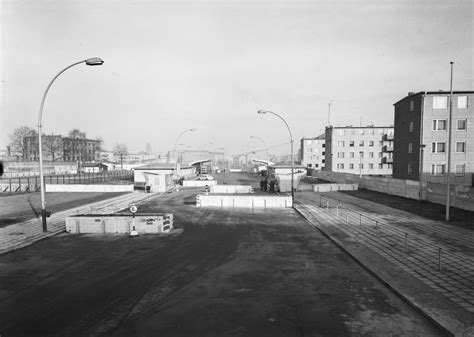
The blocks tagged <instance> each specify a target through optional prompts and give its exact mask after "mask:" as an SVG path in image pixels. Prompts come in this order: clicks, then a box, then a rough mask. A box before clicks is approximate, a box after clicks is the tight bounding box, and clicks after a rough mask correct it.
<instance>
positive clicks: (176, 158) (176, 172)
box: [173, 128, 197, 179]
mask: <svg viewBox="0 0 474 337" xmlns="http://www.w3.org/2000/svg"><path fill="white" fill-rule="evenodd" d="M196 130H197V129H195V128H192V129H186V130H184V131H183V132H181V133H180V134H179V135H178V137H177V138H176V142H174V148H173V154H174V157H175V163H174V175H175V178H176V179H177V177H178V155H177V153H176V147H177V146H178V141H179V139H180V138H181V136H182V135H184V134H185V133H186V132H194V131H196Z"/></svg>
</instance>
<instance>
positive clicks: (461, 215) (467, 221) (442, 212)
mask: <svg viewBox="0 0 474 337" xmlns="http://www.w3.org/2000/svg"><path fill="white" fill-rule="evenodd" d="M342 193H346V194H349V195H352V196H354V197H357V198H360V199H363V200H369V201H373V202H376V203H379V204H382V205H386V206H390V207H393V208H396V209H399V210H403V211H406V212H410V213H412V214H415V215H419V216H422V217H425V218H427V219H430V220H438V221H445V216H446V206H444V205H439V204H433V203H431V202H427V201H421V202H420V201H418V200H414V199H408V198H403V197H398V196H395V195H390V194H384V193H379V192H374V191H370V190H365V189H361V190H357V191H343V192H342ZM449 214H450V221H449V224H450V225H453V226H460V227H463V228H470V229H474V212H470V211H466V210H463V209H459V208H455V207H451V208H450V213H449Z"/></svg>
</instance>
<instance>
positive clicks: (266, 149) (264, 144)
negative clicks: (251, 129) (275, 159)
mask: <svg viewBox="0 0 474 337" xmlns="http://www.w3.org/2000/svg"><path fill="white" fill-rule="evenodd" d="M250 138H253V139H258V140H260V141H261V142H262V143H263V146H265V151H266V153H267V165H266V168H267V173H268V147H267V143H265V141H264V140H263V139H262V138H260V137H257V136H250Z"/></svg>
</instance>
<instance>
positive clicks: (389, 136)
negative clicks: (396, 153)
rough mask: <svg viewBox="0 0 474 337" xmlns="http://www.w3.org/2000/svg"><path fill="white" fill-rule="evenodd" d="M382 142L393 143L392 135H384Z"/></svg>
mask: <svg viewBox="0 0 474 337" xmlns="http://www.w3.org/2000/svg"><path fill="white" fill-rule="evenodd" d="M382 140H383V141H387V142H388V141H393V140H394V137H393V133H390V134H384V135H383V136H382Z"/></svg>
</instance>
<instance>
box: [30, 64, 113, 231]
mask: <svg viewBox="0 0 474 337" xmlns="http://www.w3.org/2000/svg"><path fill="white" fill-rule="evenodd" d="M81 63H85V64H87V65H88V66H100V65H102V64H103V63H104V61H103V60H102V59H100V58H98V57H92V58H89V59H87V60H82V61H79V62H76V63H73V64H71V65H70V66H67V67H66V68H64V69H63V70H61V71H60V72H59V73H58V74H57V75H56V76H54V78H53V79H52V80H51V82H49V84H48V86H47V87H46V90H45V91H44V94H43V99H42V100H41V105H40V109H39V115H38V150H39V169H40V192H41V218H42V221H43V232H46V231H47V230H48V227H47V224H46V209H45V200H44V188H45V187H44V185H45V184H44V176H43V150H42V142H41V141H42V140H41V127H42V125H41V120H42V118H43V106H44V101H45V99H46V95H47V94H48V91H49V88H51V86H52V85H53V82H54V81H55V80H56V79H57V78H58V77H59V75H61V74H62V73H63V72H65V71H66V70H68V69H69V68H72V67H74V66H76V65H78V64H81Z"/></svg>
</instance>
